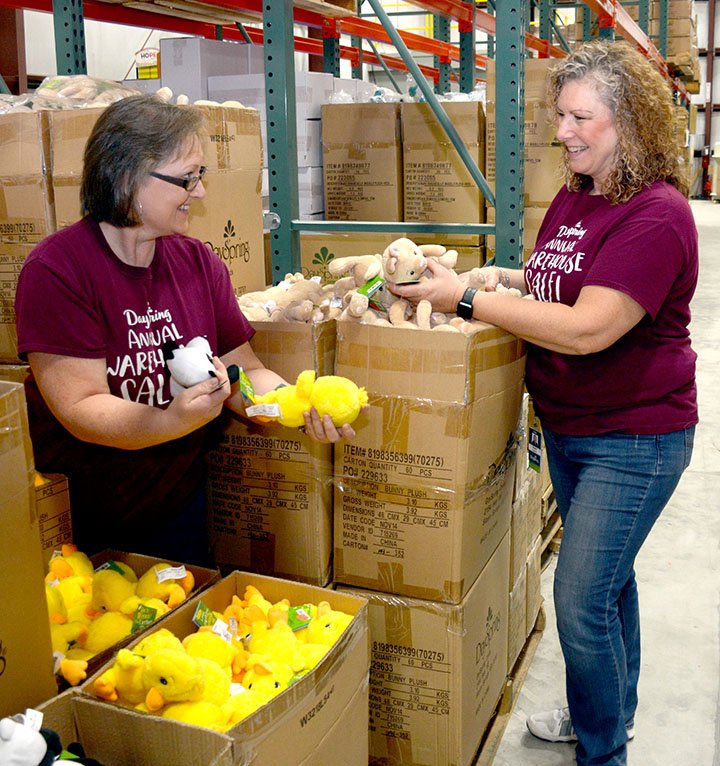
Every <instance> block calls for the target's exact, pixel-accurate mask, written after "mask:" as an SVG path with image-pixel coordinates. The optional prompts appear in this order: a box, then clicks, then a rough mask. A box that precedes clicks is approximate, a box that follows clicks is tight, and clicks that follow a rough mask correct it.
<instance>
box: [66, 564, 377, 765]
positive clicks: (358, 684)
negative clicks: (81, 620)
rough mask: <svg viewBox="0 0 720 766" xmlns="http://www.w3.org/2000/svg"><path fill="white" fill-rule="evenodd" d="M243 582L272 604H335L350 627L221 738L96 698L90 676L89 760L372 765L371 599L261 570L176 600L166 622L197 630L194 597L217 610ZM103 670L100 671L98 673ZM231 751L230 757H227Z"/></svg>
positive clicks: (84, 726) (79, 709)
mask: <svg viewBox="0 0 720 766" xmlns="http://www.w3.org/2000/svg"><path fill="white" fill-rule="evenodd" d="M248 584H252V585H254V586H255V587H257V588H258V589H259V590H260V592H261V593H262V594H263V595H264V596H265V597H266V598H268V599H269V600H270V601H272V602H273V603H274V602H276V601H279V600H280V599H282V598H288V599H289V600H290V602H291V604H303V603H308V602H310V603H318V602H319V601H322V600H324V601H328V602H329V603H330V605H331V607H332V608H333V609H339V610H341V611H344V612H348V613H350V614H353V615H354V619H353V621H352V623H351V624H350V626H349V627H348V628H347V629H346V630H345V631H344V632H343V634H342V636H341V637H340V639H339V641H338V642H337V643H336V644H335V645H334V646H333V647H332V649H331V650H330V652H329V653H328V654H327V655H326V656H325V657H324V658H323V660H322V661H321V662H320V663H319V664H318V665H317V666H316V667H315V668H314V669H313V670H312V671H311V672H310V673H308V674H307V675H306V676H304V677H303V678H301V679H300V680H299V681H297V682H296V683H294V684H293V685H292V686H290V687H289V688H288V689H286V690H285V691H283V692H282V693H281V694H280V695H278V696H277V697H275V698H274V699H273V700H272V701H271V702H270V703H269V704H267V705H265V706H264V707H262V708H260V709H259V710H257V711H256V712H255V713H253V714H252V715H250V716H248V717H247V718H246V719H244V720H243V721H241V722H240V723H239V724H238V725H237V726H235V727H233V728H232V729H230V730H229V731H228V732H227V733H226V734H219V733H217V732H213V731H210V730H209V729H204V728H201V727H197V726H190V725H185V724H178V723H175V722H173V721H170V720H168V719H164V718H162V717H159V716H154V715H147V714H143V713H138V712H135V711H134V710H130V709H127V708H121V707H118V706H117V705H113V704H112V703H108V702H104V701H102V700H97V699H95V698H94V697H92V695H91V692H90V686H91V684H92V682H93V679H94V677H95V676H94V677H92V678H89V679H88V680H87V681H86V682H85V683H84V684H83V686H82V687H80V690H79V692H78V693H77V694H76V696H75V697H74V698H73V699H72V704H73V706H74V711H73V712H74V715H75V719H76V722H77V727H78V732H79V734H80V737H81V739H82V741H83V743H84V744H85V746H86V747H87V748H88V751H89V752H91V753H92V755H93V757H95V758H97V759H98V760H100V761H101V762H102V763H103V764H107V765H108V766H127V764H133V766H177V764H183V766H207V765H208V764H215V763H218V764H222V766H225V765H226V764H227V766H231V764H234V765H236V766H239V764H245V763H251V762H252V764H253V766H277V764H280V763H293V764H305V766H311V764H322V763H334V762H335V761H336V760H337V754H338V752H342V753H343V756H342V762H343V765H345V764H347V765H348V766H365V765H366V764H367V762H368V739H367V716H368V689H367V677H368V671H369V665H370V660H369V647H368V633H367V604H366V603H365V601H364V600H363V599H361V598H358V597H356V596H351V595H350V594H347V593H336V592H333V591H329V590H325V589H321V588H316V587H313V586H310V585H303V584H300V583H294V582H290V581H286V580H280V579H276V578H269V577H262V576H260V575H257V574H248V573H244V572H233V573H232V574H231V575H229V576H228V577H226V578H224V579H223V580H221V581H220V582H219V583H216V584H215V585H213V586H212V587H211V588H209V589H208V590H206V591H204V592H203V593H202V594H200V595H199V596H198V597H196V598H194V599H192V600H190V601H188V602H186V604H183V605H181V606H180V607H178V609H176V610H175V612H173V614H172V615H170V616H169V617H168V618H166V621H165V622H163V627H166V628H168V629H169V630H171V631H172V632H173V633H174V634H175V635H176V636H178V637H179V638H183V637H185V636H186V635H189V634H190V633H194V632H195V631H196V625H195V624H194V623H193V622H192V617H193V614H194V612H195V609H196V607H197V605H198V603H199V602H200V601H202V602H203V603H204V604H205V605H206V606H207V607H209V608H210V609H213V610H215V611H219V612H222V611H223V610H224V609H225V607H227V606H228V605H229V604H230V603H231V600H232V597H233V596H234V595H238V596H240V597H242V595H243V593H244V591H245V588H246V587H247V585H248ZM102 670H103V669H100V670H99V671H98V675H99V673H101V672H102ZM228 755H229V756H230V757H229V758H228Z"/></svg>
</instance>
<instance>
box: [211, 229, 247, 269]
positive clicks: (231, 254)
mask: <svg viewBox="0 0 720 766" xmlns="http://www.w3.org/2000/svg"><path fill="white" fill-rule="evenodd" d="M205 244H206V245H207V246H208V247H210V248H211V249H212V250H213V251H214V252H215V253H217V255H218V256H219V257H220V258H221V259H222V260H223V261H225V265H226V266H227V267H228V270H229V271H230V273H231V274H232V273H233V261H242V262H243V263H248V262H249V260H250V243H249V242H248V240H242V239H239V238H238V237H237V235H236V233H235V227H234V226H233V222H232V221H231V220H228V222H227V223H226V224H225V228H224V229H223V241H222V244H221V245H216V244H215V243H214V242H209V241H207V240H206V241H205Z"/></svg>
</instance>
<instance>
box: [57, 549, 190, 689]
mask: <svg viewBox="0 0 720 766" xmlns="http://www.w3.org/2000/svg"><path fill="white" fill-rule="evenodd" d="M194 586H195V578H194V576H193V574H192V572H189V571H187V570H186V569H185V567H183V566H181V567H173V566H171V565H170V564H167V563H163V562H161V563H157V564H155V565H154V566H153V567H151V568H150V569H149V570H148V571H147V572H145V573H144V574H143V575H141V576H140V577H138V576H137V575H136V574H135V572H134V571H133V570H132V569H131V567H129V566H128V565H127V564H125V563H123V562H119V561H109V562H107V563H106V564H105V565H103V567H101V568H99V569H98V570H97V571H96V570H95V568H94V567H93V564H92V561H91V560H90V559H89V558H88V556H87V555H86V554H84V553H83V552H82V551H79V550H78V549H77V547H75V546H74V545H63V546H62V550H61V552H59V553H58V554H57V555H55V556H53V557H52V558H51V559H50V562H49V564H48V573H47V575H46V577H45V596H46V600H47V607H48V616H49V619H50V633H51V637H52V647H53V654H54V656H55V660H56V672H57V673H59V674H60V675H62V677H63V678H65V680H66V681H67V682H68V683H70V684H71V685H73V686H74V685H77V684H78V683H80V682H81V681H83V680H85V678H86V675H87V661H88V660H89V659H90V658H91V657H94V656H95V655H96V654H98V653H99V652H102V651H104V650H105V649H109V648H110V647H111V646H113V645H114V644H116V643H117V642H118V641H121V640H122V639H124V638H126V637H127V636H129V635H131V634H132V633H133V632H136V631H137V630H139V629H141V628H144V627H146V626H147V625H149V624H151V623H152V622H154V621H155V620H156V619H158V618H159V617H161V616H162V615H164V614H166V613H167V612H168V611H169V610H170V609H172V608H173V607H175V606H177V605H178V604H180V603H182V602H183V601H184V600H185V598H186V597H187V595H188V594H189V593H190V591H191V590H192V589H193V587H194Z"/></svg>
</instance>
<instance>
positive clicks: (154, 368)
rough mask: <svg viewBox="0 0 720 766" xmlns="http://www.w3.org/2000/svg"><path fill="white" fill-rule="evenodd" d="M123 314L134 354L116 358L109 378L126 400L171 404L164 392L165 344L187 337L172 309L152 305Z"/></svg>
mask: <svg viewBox="0 0 720 766" xmlns="http://www.w3.org/2000/svg"><path fill="white" fill-rule="evenodd" d="M123 317H124V319H125V321H126V322H127V346H128V348H129V349H130V353H128V354H125V355H124V356H118V357H116V359H115V363H114V364H109V365H108V378H115V384H116V385H117V386H119V389H120V393H121V395H122V398H123V399H127V400H129V401H131V402H139V403H141V404H148V405H150V406H153V405H154V406H164V405H166V404H169V403H170V399H171V397H170V396H169V394H168V395H167V396H166V395H165V394H164V392H163V389H164V388H165V373H164V366H165V360H164V358H163V355H162V351H161V347H162V345H163V344H164V343H166V342H167V341H169V340H174V341H176V342H178V343H179V341H180V339H181V338H182V337H183V335H182V333H181V332H180V331H179V330H178V329H177V327H176V326H175V323H174V322H173V318H172V312H171V311H170V309H164V310H157V309H153V308H152V307H151V306H148V307H147V309H146V311H145V313H144V314H138V313H137V312H135V311H133V310H132V309H125V311H124V312H123ZM113 387H114V386H113Z"/></svg>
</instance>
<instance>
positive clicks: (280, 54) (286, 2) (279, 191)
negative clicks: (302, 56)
mask: <svg viewBox="0 0 720 766" xmlns="http://www.w3.org/2000/svg"><path fill="white" fill-rule="evenodd" d="M263 30H264V48H265V108H266V113H267V159H268V179H269V191H270V212H271V213H276V214H277V216H278V217H279V219H280V220H279V226H278V228H277V229H274V230H272V231H271V232H270V252H271V256H272V282H273V284H275V283H277V282H279V281H280V280H282V278H283V277H284V276H285V274H287V273H288V272H293V273H294V272H296V271H299V270H300V235H299V233H298V232H297V231H294V230H293V229H292V226H291V224H292V221H293V219H296V218H297V217H298V212H299V201H298V164H297V117H296V110H295V50H294V36H293V2H292V0H264V2H263Z"/></svg>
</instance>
